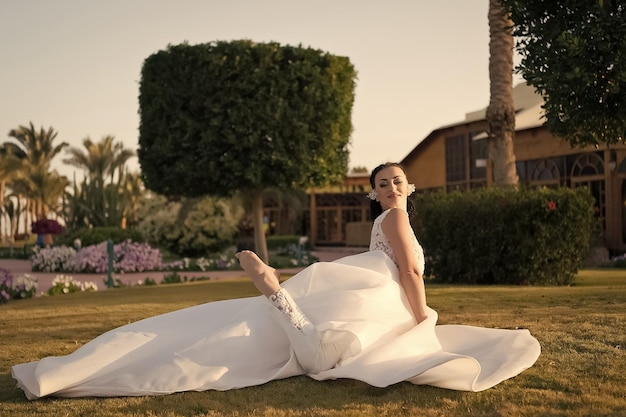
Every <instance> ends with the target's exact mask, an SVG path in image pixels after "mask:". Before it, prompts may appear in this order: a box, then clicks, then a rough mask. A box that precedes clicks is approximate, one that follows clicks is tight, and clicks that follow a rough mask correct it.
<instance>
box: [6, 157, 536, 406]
mask: <svg viewBox="0 0 626 417" xmlns="http://www.w3.org/2000/svg"><path fill="white" fill-rule="evenodd" d="M370 183H371V185H372V191H371V192H370V193H369V194H368V196H369V197H370V198H371V199H372V204H371V207H372V217H373V218H374V219H375V220H374V224H373V227H372V235H371V242H370V251H369V252H366V253H363V254H359V255H353V256H348V257H345V258H342V259H339V260H337V261H335V262H318V263H316V264H313V265H311V266H310V267H308V268H306V269H305V270H303V271H301V272H300V273H298V274H296V275H294V276H293V277H291V278H290V279H288V280H287V281H285V282H283V283H282V284H280V283H279V281H278V274H277V272H276V270H274V269H273V268H271V267H270V266H268V265H266V264H265V263H263V262H262V261H261V260H260V259H259V258H258V257H257V256H256V255H255V254H254V253H253V252H250V251H242V252H240V253H238V254H237V258H238V259H239V262H240V264H241V266H242V268H243V269H244V271H245V272H246V274H247V275H248V276H249V277H250V278H251V280H252V281H253V282H254V284H255V286H256V287H257V288H258V289H259V291H260V292H261V294H262V295H261V296H258V297H252V298H242V299H234V300H225V301H218V302H212V303H207V304H203V305H199V306H195V307H190V308H186V309H183V310H179V311H175V312H171V313H167V314H163V315H159V316H156V317H152V318H148V319H144V320H141V321H138V322H136V323H132V324H128V325H126V326H122V327H119V328H117V329H113V330H111V331H109V332H107V333H104V334H102V335H101V336H99V337H97V338H96V339H94V340H92V341H90V342H88V343H87V344H85V345H84V346H82V347H80V348H79V349H77V350H76V351H75V352H73V353H71V354H69V355H67V356H61V357H47V358H43V359H41V360H39V361H35V362H29V363H24V364H19V365H15V366H14V367H13V368H12V375H13V377H14V378H15V379H16V380H17V384H18V387H19V388H21V389H22V390H24V393H25V394H26V397H27V398H28V399H31V400H33V399H37V398H41V397H45V396H57V397H86V396H100V397H108V396H141V395H162V394H170V393H174V392H181V391H204V390H228V389H235V388H241V387H248V386H253V385H259V384H263V383H266V382H268V381H271V380H275V379H281V378H288V377H291V376H295V375H302V374H307V375H309V376H310V377H311V378H314V379H317V380H324V379H335V378H352V379H358V380H361V381H364V382H367V383H369V384H371V385H373V386H377V387H385V386H389V385H391V384H395V383H398V382H401V381H410V382H412V383H415V384H429V385H434V386H438V387H442V388H448V389H456V390H466V391H481V390H484V389H487V388H490V387H492V386H494V385H496V384H498V383H499V382H501V381H503V380H505V379H508V378H511V377H513V376H515V375H517V374H519V373H520V372H522V371H523V370H525V369H527V368H528V367H530V366H532V365H533V364H534V363H535V361H536V360H537V358H538V356H539V354H540V350H541V349H540V346H539V343H538V342H537V340H536V339H535V338H534V337H533V336H532V335H531V334H530V333H529V332H528V331H527V330H504V329H486V328H479V327H472V326H462V325H444V326H442V325H436V322H437V313H436V312H435V311H434V310H432V309H431V308H429V307H428V306H427V304H426V295H425V290H424V281H423V279H422V275H423V273H424V255H423V251H422V248H421V246H420V245H419V243H418V241H417V239H416V237H415V235H414V233H413V230H412V228H411V226H410V223H409V215H410V213H411V212H412V211H413V205H412V203H411V202H410V201H409V200H408V198H407V197H408V195H409V194H410V193H411V192H413V191H414V190H415V187H414V186H413V185H412V184H409V183H408V181H407V178H406V174H405V172H404V169H403V168H402V167H401V166H400V165H399V164H396V163H386V164H383V165H380V166H378V167H376V168H375V169H374V170H373V171H372V174H371V176H370Z"/></svg>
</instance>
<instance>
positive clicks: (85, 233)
mask: <svg viewBox="0 0 626 417" xmlns="http://www.w3.org/2000/svg"><path fill="white" fill-rule="evenodd" d="M76 239H79V240H80V243H81V246H82V247H85V246H91V245H97V244H98V243H102V242H104V241H106V240H109V239H111V240H112V241H113V243H114V244H117V243H122V242H125V241H126V240H128V239H130V240H131V241H133V242H137V243H143V242H145V239H144V237H143V235H142V234H141V232H139V231H138V230H135V229H122V228H119V227H91V228H89V227H84V228H80V229H75V230H71V231H68V232H66V233H63V234H62V235H58V236H56V237H55V241H54V243H55V245H66V246H70V247H74V242H75V241H76Z"/></svg>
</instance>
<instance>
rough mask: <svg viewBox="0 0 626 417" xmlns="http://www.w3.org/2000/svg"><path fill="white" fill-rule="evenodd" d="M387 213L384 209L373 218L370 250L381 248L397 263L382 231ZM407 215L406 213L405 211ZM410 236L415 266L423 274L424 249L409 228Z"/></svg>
mask: <svg viewBox="0 0 626 417" xmlns="http://www.w3.org/2000/svg"><path fill="white" fill-rule="evenodd" d="M387 214H389V210H385V211H384V212H382V214H381V215H380V216H378V217H377V218H376V220H374V225H373V226H372V235H371V238H370V250H381V251H383V252H385V253H386V254H387V256H389V257H390V258H391V260H392V261H393V262H394V263H395V264H396V265H398V261H397V260H396V255H395V254H394V253H393V249H392V248H391V244H390V243H389V239H387V236H386V235H385V233H384V232H383V227H382V224H383V220H385V217H387ZM407 216H408V213H407ZM411 236H412V238H413V254H414V255H415V259H416V261H417V267H418V269H419V272H420V274H422V275H423V274H424V263H425V262H424V250H423V249H422V246H421V245H420V244H419V242H418V241H417V238H416V237H415V234H414V233H413V231H412V230H411Z"/></svg>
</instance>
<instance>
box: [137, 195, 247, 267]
mask: <svg viewBox="0 0 626 417" xmlns="http://www.w3.org/2000/svg"><path fill="white" fill-rule="evenodd" d="M243 213H244V210H243V209H242V208H241V206H240V205H239V204H237V202H236V201H234V200H233V199H226V198H213V197H204V198H198V199H188V198H182V199H180V200H177V201H168V200H167V199H165V198H164V197H162V196H158V195H157V196H153V197H152V198H151V199H149V200H148V199H147V200H145V201H144V202H143V206H142V208H141V212H140V217H141V221H140V222H139V225H138V229H139V230H140V231H141V232H142V233H143V235H144V236H145V237H146V239H147V241H148V242H149V243H150V244H151V245H153V246H155V247H159V248H161V249H165V250H167V251H168V252H171V253H173V254H175V255H177V256H185V257H200V256H205V255H207V254H209V253H214V252H220V251H223V250H225V249H227V248H228V247H230V246H232V245H233V244H234V243H235V235H236V233H237V224H238V223H239V220H240V219H241V217H242V216H243Z"/></svg>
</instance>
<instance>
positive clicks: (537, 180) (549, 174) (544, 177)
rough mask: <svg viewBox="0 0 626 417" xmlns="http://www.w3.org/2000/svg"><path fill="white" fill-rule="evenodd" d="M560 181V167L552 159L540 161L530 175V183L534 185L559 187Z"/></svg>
mask: <svg viewBox="0 0 626 417" xmlns="http://www.w3.org/2000/svg"><path fill="white" fill-rule="evenodd" d="M560 180H561V171H560V170H559V166H558V165H557V164H556V162H554V161H553V160H552V159H542V160H540V161H538V162H537V163H536V164H535V166H534V167H533V168H532V171H531V173H530V182H531V183H532V184H537V185H538V184H541V185H548V184H555V185H558V184H559V183H560Z"/></svg>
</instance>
